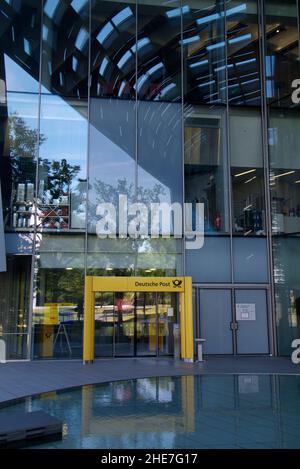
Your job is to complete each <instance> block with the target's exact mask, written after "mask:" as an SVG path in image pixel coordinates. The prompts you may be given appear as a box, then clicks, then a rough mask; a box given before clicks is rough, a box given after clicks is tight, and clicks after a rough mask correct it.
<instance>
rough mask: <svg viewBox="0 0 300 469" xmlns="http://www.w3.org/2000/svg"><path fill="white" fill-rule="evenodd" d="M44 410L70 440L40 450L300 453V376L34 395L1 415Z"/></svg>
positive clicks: (194, 379) (151, 381)
mask: <svg viewBox="0 0 300 469" xmlns="http://www.w3.org/2000/svg"><path fill="white" fill-rule="evenodd" d="M39 409H42V410H44V411H46V412H49V413H50V414H51V415H53V416H56V417H58V418H60V419H62V420H63V422H64V436H63V440H62V441H60V442H56V443H47V444H42V445H39V446H37V447H38V448H146V449H148V448H162V449H163V448H300V439H299V431H300V376H282V375H281V376H280V375H245V374H243V375H226V376H221V375H216V376H211V375H210V376H181V377H156V378H143V379H137V380H127V381H117V382H113V383H108V384H99V385H87V386H83V387H81V388H77V389H73V390H67V391H60V392H50V393H46V394H41V395H40V396H38V397H30V398H26V399H24V400H22V401H21V402H19V403H17V404H13V405H10V406H9V407H5V408H2V409H0V415H4V414H7V413H9V414H11V413H17V412H22V411H24V410H25V411H27V412H31V411H34V410H39Z"/></svg>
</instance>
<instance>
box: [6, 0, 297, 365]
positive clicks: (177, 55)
mask: <svg viewBox="0 0 300 469" xmlns="http://www.w3.org/2000/svg"><path fill="white" fill-rule="evenodd" d="M259 5H261V2H259ZM264 6H265V26H264V29H265V43H266V50H265V51H264V54H265V56H264V57H263V58H264V64H265V70H264V71H265V73H264V75H265V79H266V82H265V83H264V93H263V94H262V86H261V77H262V75H261V73H260V62H261V53H262V51H261V47H260V43H261V37H260V29H259V27H258V23H259V21H258V18H259V17H261V16H260V15H262V11H258V8H257V2H256V1H254V0H245V1H242V0H230V1H229V0H228V1H226V2H225V1H223V0H214V1H210V2H208V1H206V0H197V1H193V0H182V1H179V0H171V1H168V2H161V1H158V0H137V1H134V0H132V1H131V0H127V1H126V2H123V1H122V2H121V1H120V2H118V1H110V0H44V1H38V0H19V1H5V0H0V20H1V28H0V39H1V40H0V112H1V115H0V126H1V127H0V128H1V131H0V171H1V173H0V174H1V195H2V206H3V215H4V224H5V230H6V242H7V246H8V247H9V251H8V252H9V253H10V255H12V256H13V255H16V254H19V255H20V254H21V255H22V256H20V259H19V260H17V259H16V260H14V261H12V262H10V261H9V262H8V266H7V272H4V273H3V274H2V273H1V281H2V282H3V284H6V282H7V281H8V279H9V278H10V276H11V275H12V274H11V272H13V271H14V269H16V268H17V267H15V266H16V265H17V264H18V262H19V263H20V272H26V275H25V274H24V275H25V277H24V278H26V280H25V286H24V289H25V290H23V280H22V278H23V277H22V278H21V277H20V278H18V279H16V285H15V286H13V287H12V288H15V289H16V291H17V290H18V291H21V292H22V291H26V292H29V291H30V287H31V284H30V282H31V278H34V283H33V298H31V299H30V301H32V302H33V317H32V320H33V343H34V346H33V356H34V357H37V358H72V357H80V356H81V348H82V319H83V289H84V275H85V274H86V273H89V274H95V275H96V274H97V275H149V276H150V275H174V274H187V275H192V276H193V280H194V282H199V283H231V282H236V283H261V284H267V283H268V282H269V276H268V255H267V252H268V250H267V232H268V227H267V221H266V220H267V219H268V217H267V216H266V202H265V195H266V187H265V180H266V174H268V172H270V187H271V195H270V202H271V209H272V231H273V256H274V275H275V289H276V315H277V316H276V319H277V326H278V338H279V352H280V354H285V353H289V352H290V343H291V340H292V339H293V338H296V337H297V336H298V335H299V314H298V313H299V311H298V309H299V308H298V299H299V298H298V297H299V296H300V279H299V275H298V270H299V269H298V268H297V255H295V253H296V254H297V253H298V251H299V254H300V250H299V247H298V238H299V233H300V230H298V219H300V198H299V197H300V196H299V194H298V190H299V188H300V185H299V181H300V166H299V165H298V163H297V161H298V159H299V157H298V146H299V144H300V143H299V142H298V133H299V132H298V131H297V129H298V119H299V117H300V116H299V105H297V104H296V103H295V102H293V101H292V97H291V95H292V81H293V80H294V79H297V78H300V76H299V48H298V41H299V35H298V30H299V24H298V19H299V18H298V9H297V0H288V1H285V2H279V1H277V0H266V1H265V2H264ZM264 98H266V100H267V104H268V147H269V159H270V168H265V167H264V157H263V155H264V152H263V147H262V140H263V138H262V137H263V133H262V132H263V131H262V129H263V126H262V109H261V102H262V101H263V102H264ZM264 150H265V151H266V150H267V149H266V148H265V149H264ZM298 166H299V167H298ZM121 194H122V195H123V196H126V197H127V202H128V204H131V203H144V204H145V205H146V207H147V210H148V209H149V207H150V204H151V203H153V202H154V203H155V202H166V203H168V204H175V203H178V202H183V200H185V201H186V202H190V203H191V204H193V207H194V208H195V204H196V203H198V202H202V203H203V204H204V217H205V220H204V227H205V235H206V236H205V243H204V247H203V248H202V249H200V250H195V251H194V250H187V251H186V253H185V269H183V262H182V257H183V241H182V239H175V238H171V239H163V238H162V237H159V238H158V239H150V238H149V237H148V235H149V223H148V224H147V223H146V226H144V227H143V229H144V230H145V231H144V238H139V239H132V238H129V237H128V233H129V232H131V230H133V231H136V232H137V233H138V232H139V230H140V229H141V226H140V225H139V220H138V217H136V211H133V212H132V213H131V214H130V215H129V217H128V225H126V227H125V231H124V227H123V238H122V239H101V238H99V237H98V236H97V234H96V230H97V225H98V224H99V221H100V220H101V215H99V211H98V213H97V208H98V206H99V204H100V203H101V202H110V203H114V204H115V205H116V207H117V208H116V215H117V216H118V215H119V211H118V201H119V195H121ZM268 196H269V194H268ZM139 208H140V207H139V206H137V205H136V206H134V210H135V209H137V210H139ZM148 221H149V220H148ZM193 222H194V226H193V228H194V229H197V220H196V219H195V220H194V219H193ZM98 226H99V225H98ZM170 228H171V233H172V230H173V225H172V216H171V215H170ZM119 229H120V227H119V226H118V227H117V229H116V233H117V234H120V233H119V232H118V230H119ZM24 246H26V249H25V250H24ZM31 253H34V263H33V264H32V263H31V257H30V255H29V256H28V257H26V256H25V254H26V255H27V254H31ZM31 265H33V266H34V270H33V272H31ZM203 265H205V269H203V267H202V266H203ZM26 295H27V296H25V297H24V298H25V303H23V302H22V301H21V303H20V304H18V301H19V300H18V301H15V302H12V303H11V304H10V303H9V301H8V298H7V292H5V293H3V290H2V291H1V292H0V303H1V304H2V305H4V306H3V307H2V309H1V311H0V317H1V324H0V328H1V333H2V335H3V334H5V333H6V334H8V333H9V334H10V333H13V334H17V332H18V334H19V332H20V330H22V331H23V332H22V335H23V336H24V337H23V338H22V339H20V338H17V336H16V338H15V339H10V342H9V350H11V352H9V353H11V355H10V356H11V357H17V356H18V357H25V356H28V350H27V348H26V347H27V344H28V343H29V340H28V336H27V334H28V333H29V328H30V326H29V324H30V321H31V319H30V314H29V311H30V309H31V304H29V303H27V301H28V302H29V293H28V294H27V293H26ZM21 296H22V295H21ZM17 297H18V298H20V294H19V293H18V294H17ZM5 311H6V312H5ZM8 311H10V312H11V313H9V314H11V317H14V318H15V322H16V325H17V328H18V329H17V330H16V329H14V330H12V329H11V327H10V323H9V321H7V315H8ZM13 340H15V342H13ZM20 344H21V345H20ZM22 344H25V345H22Z"/></svg>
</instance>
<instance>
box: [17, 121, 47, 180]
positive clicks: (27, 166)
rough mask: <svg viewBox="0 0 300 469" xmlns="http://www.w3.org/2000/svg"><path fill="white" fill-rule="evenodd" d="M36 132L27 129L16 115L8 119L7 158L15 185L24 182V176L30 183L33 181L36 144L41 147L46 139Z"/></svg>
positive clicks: (35, 130)
mask: <svg viewBox="0 0 300 469" xmlns="http://www.w3.org/2000/svg"><path fill="white" fill-rule="evenodd" d="M38 135H39V134H38V130H37V129H31V128H30V127H28V126H27V125H26V123H25V121H24V119H22V117H20V116H18V115H17V114H12V115H11V116H9V118H8V138H9V143H8V147H9V152H8V153H9V156H10V161H11V168H12V176H13V181H14V182H15V183H18V182H24V175H26V179H27V180H28V181H30V182H34V181H35V173H36V154H37V147H38V143H39V144H40V145H42V144H43V143H44V142H45V140H46V137H45V136H44V135H42V134H41V135H39V138H38Z"/></svg>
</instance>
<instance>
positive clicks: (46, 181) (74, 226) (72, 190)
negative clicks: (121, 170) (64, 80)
mask: <svg viewBox="0 0 300 469" xmlns="http://www.w3.org/2000/svg"><path fill="white" fill-rule="evenodd" d="M87 132H88V126H87V102H86V101H78V100H73V99H67V98H62V97H59V96H54V95H52V96H48V95H43V96H42V99H41V120H40V154H39V167H38V198H37V202H38V204H37V228H38V230H41V231H52V232H53V231H67V232H69V231H75V230H81V231H82V230H84V228H85V211H86V207H85V203H86V201H85V198H86V196H85V194H86V171H87V168H86V155H87Z"/></svg>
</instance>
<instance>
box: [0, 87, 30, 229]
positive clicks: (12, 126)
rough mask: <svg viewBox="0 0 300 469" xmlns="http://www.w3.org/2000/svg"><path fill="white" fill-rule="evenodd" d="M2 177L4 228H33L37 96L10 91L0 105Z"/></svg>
mask: <svg viewBox="0 0 300 469" xmlns="http://www.w3.org/2000/svg"><path fill="white" fill-rule="evenodd" d="M0 113H1V115H0V175H1V186H2V205H3V215H4V224H5V228H6V230H8V231H18V232H24V231H30V230H31V229H32V228H33V225H34V212H35V203H34V197H35V179H36V161H37V158H36V155H37V149H38V96H37V95H35V94H31V93H26V94H25V93H24V94H23V93H12V92H8V93H7V94H6V96H5V99H4V100H3V101H2V102H0Z"/></svg>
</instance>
